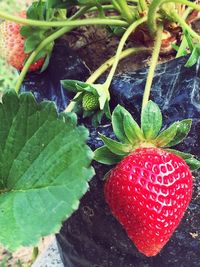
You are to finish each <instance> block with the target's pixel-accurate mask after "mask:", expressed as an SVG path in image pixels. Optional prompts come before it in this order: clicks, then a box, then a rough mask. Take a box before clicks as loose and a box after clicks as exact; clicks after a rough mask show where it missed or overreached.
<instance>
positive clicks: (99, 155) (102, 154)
mask: <svg viewBox="0 0 200 267" xmlns="http://www.w3.org/2000/svg"><path fill="white" fill-rule="evenodd" d="M122 158H123V156H120V155H116V154H114V153H112V152H111V151H110V150H109V149H108V148H107V147H106V146H102V147H100V148H97V149H96V150H95V151H94V160H96V161H97V162H100V163H102V164H106V165H114V164H117V163H118V162H120V161H121V160H122Z"/></svg>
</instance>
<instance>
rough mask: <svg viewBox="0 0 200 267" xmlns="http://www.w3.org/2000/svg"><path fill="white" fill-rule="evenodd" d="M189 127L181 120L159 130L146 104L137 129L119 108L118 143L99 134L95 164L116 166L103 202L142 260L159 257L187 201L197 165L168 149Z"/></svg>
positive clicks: (115, 118) (115, 117) (155, 110)
mask: <svg viewBox="0 0 200 267" xmlns="http://www.w3.org/2000/svg"><path fill="white" fill-rule="evenodd" d="M191 124H192V121H191V120H190V119H185V120H182V121H177V122H174V123H173V124H172V125H171V126H169V128H167V129H164V130H163V131H161V127H162V114H161V111H160V109H159V107H158V105H156V104H155V103H154V102H152V101H149V102H148V104H147V105H146V106H145V107H144V109H143V111H142V115H141V128H140V127H139V125H138V124H137V122H136V121H135V120H134V119H133V118H132V116H131V114H130V113H129V112H128V111H127V110H126V109H124V108H123V107H121V106H120V105H118V106H117V107H116V108H115V110H114V111H113V113H112V126H113V131H114V133H115V135H116V137H117V139H119V141H120V142H117V141H116V140H112V139H110V138H108V137H106V136H104V135H100V137H101V139H102V140H103V142H104V146H102V147H100V148H98V149H97V150H96V151H95V160H96V161H98V162H101V163H103V164H108V165H113V164H116V163H118V162H119V163H118V164H117V165H116V167H115V168H114V169H112V170H111V171H110V172H109V174H108V175H107V177H106V179H107V180H106V183H105V188H104V192H105V198H106V201H107V203H108V204H109V206H110V208H111V211H112V213H113V215H114V216H115V217H116V218H117V219H118V221H119V222H120V223H121V224H122V225H123V227H124V228H125V230H126V232H127V234H128V236H129V238H130V239H131V240H132V241H133V243H134V244H135V245H136V247H137V248H138V250H139V251H140V252H142V253H143V254H145V255H146V256H155V255H156V254H157V253H159V252H160V250H161V249H162V247H163V246H164V245H165V244H166V243H167V241H168V240H169V238H170V237H171V235H172V234H173V232H174V230H175V229H176V227H177V226H178V224H179V223H180V221H181V219H182V217H183V215H184V212H185V210H186V208H187V206H188V204H189V202H190V199H191V197H192V174H191V170H195V169H198V168H199V167H200V162H199V161H198V160H197V159H195V158H194V156H193V155H191V154H189V153H183V152H180V151H177V150H174V149H169V148H170V147H171V146H174V145H177V144H179V143H180V142H181V141H182V140H183V139H184V138H185V137H186V136H187V134H188V133H189V131H190V128H191ZM160 147H161V148H162V149H161V148H160Z"/></svg>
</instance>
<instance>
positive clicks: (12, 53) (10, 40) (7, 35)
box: [0, 11, 45, 71]
mask: <svg viewBox="0 0 200 267" xmlns="http://www.w3.org/2000/svg"><path fill="white" fill-rule="evenodd" d="M18 16H20V17H22V18H26V12H25V11H24V12H21V13H20V14H18ZM20 29H21V25H19V24H17V23H15V22H9V21H4V22H2V23H1V24H0V56H1V57H2V58H4V59H5V60H6V61H7V63H8V64H9V65H11V66H13V67H14V68H16V69H17V70H19V71H20V70H22V68H23V66H24V63H25V61H26V59H27V58H28V56H29V54H26V53H25V52H24V42H25V39H24V38H23V37H22V36H21V34H20ZM44 61H45V59H44V58H41V59H39V60H38V61H36V62H35V63H33V64H32V65H31V66H30V68H29V71H36V70H39V69H40V68H41V67H42V65H43V64H44Z"/></svg>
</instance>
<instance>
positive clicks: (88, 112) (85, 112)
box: [83, 110, 94, 118]
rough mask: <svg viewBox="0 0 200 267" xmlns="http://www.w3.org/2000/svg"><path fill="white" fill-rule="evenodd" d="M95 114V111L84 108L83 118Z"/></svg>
mask: <svg viewBox="0 0 200 267" xmlns="http://www.w3.org/2000/svg"><path fill="white" fill-rule="evenodd" d="M93 114H94V111H87V110H84V111H83V118H88V117H91V116H92V115H93Z"/></svg>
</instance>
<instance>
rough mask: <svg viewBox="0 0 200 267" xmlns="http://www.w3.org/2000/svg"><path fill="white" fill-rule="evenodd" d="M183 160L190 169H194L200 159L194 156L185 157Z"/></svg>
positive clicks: (199, 163) (199, 165)
mask: <svg viewBox="0 0 200 267" xmlns="http://www.w3.org/2000/svg"><path fill="white" fill-rule="evenodd" d="M185 162H186V163H187V165H188V166H189V167H190V170H191V171H196V170H198V169H199V168H200V161H199V160H198V159H195V158H194V157H192V158H190V159H186V160H185Z"/></svg>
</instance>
